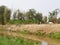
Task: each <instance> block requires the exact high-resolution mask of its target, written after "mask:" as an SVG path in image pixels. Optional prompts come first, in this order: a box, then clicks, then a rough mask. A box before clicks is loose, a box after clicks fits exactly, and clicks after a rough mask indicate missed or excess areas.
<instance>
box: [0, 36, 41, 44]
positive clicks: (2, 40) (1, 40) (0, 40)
mask: <svg viewBox="0 0 60 45" xmlns="http://www.w3.org/2000/svg"><path fill="white" fill-rule="evenodd" d="M0 45H41V42H37V41H32V40H29V39H24V38H18V37H7V36H1V35H0Z"/></svg>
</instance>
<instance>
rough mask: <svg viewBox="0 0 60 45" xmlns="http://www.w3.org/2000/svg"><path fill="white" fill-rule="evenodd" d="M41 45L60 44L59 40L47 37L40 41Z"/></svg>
mask: <svg viewBox="0 0 60 45" xmlns="http://www.w3.org/2000/svg"><path fill="white" fill-rule="evenodd" d="M41 45H60V40H55V39H49V38H47V39H44V40H43V41H41Z"/></svg>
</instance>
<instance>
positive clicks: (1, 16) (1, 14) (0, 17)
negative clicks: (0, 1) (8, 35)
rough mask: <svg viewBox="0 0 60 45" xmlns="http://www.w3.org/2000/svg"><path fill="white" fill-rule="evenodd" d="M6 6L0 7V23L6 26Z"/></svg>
mask: <svg viewBox="0 0 60 45" xmlns="http://www.w3.org/2000/svg"><path fill="white" fill-rule="evenodd" d="M4 12H5V6H0V21H1V24H2V25H4V24H5V18H4V17H5V14H4Z"/></svg>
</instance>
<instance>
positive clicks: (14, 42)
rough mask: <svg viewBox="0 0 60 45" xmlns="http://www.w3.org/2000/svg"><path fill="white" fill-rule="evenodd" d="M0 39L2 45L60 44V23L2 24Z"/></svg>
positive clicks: (0, 26)
mask: <svg viewBox="0 0 60 45" xmlns="http://www.w3.org/2000/svg"><path fill="white" fill-rule="evenodd" d="M47 37H48V38H47ZM51 38H52V39H51ZM56 39H58V40H59V41H56ZM0 40H1V41H0V44H1V45H41V42H42V41H43V40H44V41H47V42H48V43H53V42H54V43H58V44H60V43H59V42H60V24H25V25H3V26H2V25H0Z"/></svg>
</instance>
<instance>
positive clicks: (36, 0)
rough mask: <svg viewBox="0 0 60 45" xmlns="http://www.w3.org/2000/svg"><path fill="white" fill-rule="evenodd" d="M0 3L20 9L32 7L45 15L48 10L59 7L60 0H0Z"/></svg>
mask: <svg viewBox="0 0 60 45" xmlns="http://www.w3.org/2000/svg"><path fill="white" fill-rule="evenodd" d="M0 5H5V6H8V7H9V8H11V9H13V10H14V9H18V8H19V9H20V10H21V11H24V10H25V11H27V10H28V9H31V8H33V9H35V10H37V11H39V12H42V13H43V15H46V16H47V15H48V12H49V11H52V10H54V9H56V8H60V0H0Z"/></svg>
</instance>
